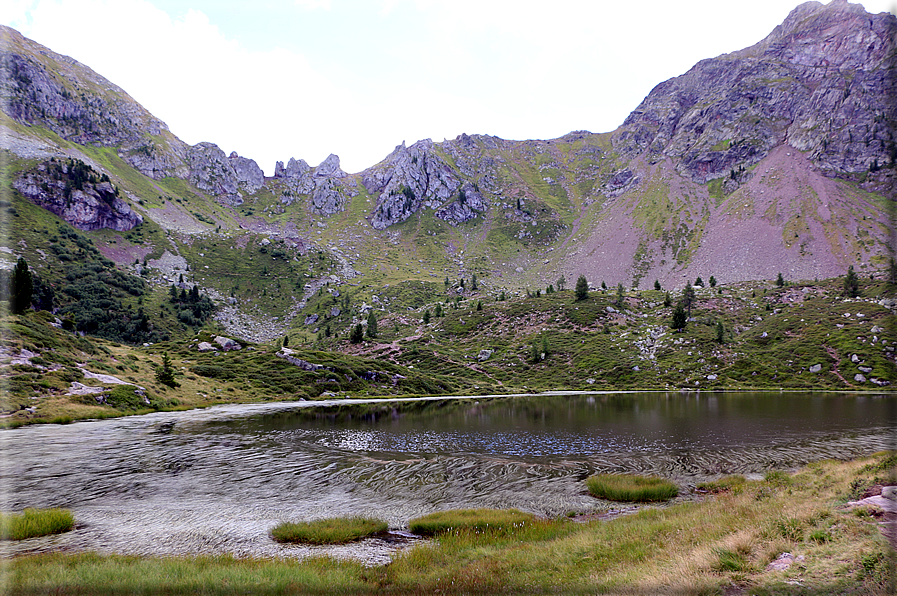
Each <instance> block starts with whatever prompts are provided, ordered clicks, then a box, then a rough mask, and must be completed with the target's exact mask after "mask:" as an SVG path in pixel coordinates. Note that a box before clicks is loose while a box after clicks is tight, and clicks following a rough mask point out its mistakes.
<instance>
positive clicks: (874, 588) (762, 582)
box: [6, 453, 894, 596]
mask: <svg viewBox="0 0 897 596" xmlns="http://www.w3.org/2000/svg"><path fill="white" fill-rule="evenodd" d="M888 455H890V454H887V453H884V454H878V455H876V456H874V457H872V458H867V459H864V460H858V461H853V462H839V461H822V462H817V463H814V464H811V465H810V466H807V467H806V468H804V469H802V470H800V471H798V472H797V473H795V474H792V475H789V477H790V478H791V482H790V483H789V484H788V489H787V490H777V491H773V492H772V493H770V494H769V496H768V498H762V499H758V498H757V495H758V492H759V491H760V490H762V489H764V488H768V487H769V485H768V483H766V482H764V481H746V482H745V484H744V490H742V491H740V492H738V493H737V494H736V493H735V492H727V493H721V494H719V495H716V496H713V497H709V498H706V499H703V500H700V501H687V502H682V503H677V504H672V505H670V506H667V507H646V508H644V509H642V510H641V511H639V512H637V513H635V514H633V515H627V516H622V517H619V518H616V519H612V520H609V521H600V520H595V521H591V522H588V523H575V522H572V521H569V520H566V519H557V520H540V519H534V520H532V521H526V522H523V523H518V525H516V526H515V525H514V522H510V524H509V525H508V524H507V522H506V525H504V526H501V527H504V528H510V530H509V531H477V530H475V529H474V530H470V529H466V530H465V529H462V530H453V531H444V532H442V533H440V534H438V535H436V536H435V538H434V539H433V540H428V541H421V542H419V543H417V544H416V545H414V546H412V547H411V548H408V549H405V550H403V551H401V552H400V553H398V554H397V555H396V556H394V558H393V561H392V562H391V563H390V564H389V565H384V566H377V567H366V566H365V565H363V564H362V563H359V562H349V561H339V560H335V559H331V558H311V559H306V560H303V561H295V560H291V559H288V558H284V559H276V560H275V559H234V558H232V557H198V558H192V557H179V558H175V557H164V558H141V557H123V556H100V555H97V554H91V553H82V554H61V553H55V554H44V555H37V556H24V557H16V558H14V559H12V560H11V561H9V562H8V566H7V568H6V578H7V582H8V583H7V586H8V589H9V591H10V592H11V593H16V594H46V593H65V594H69V593H77V594H109V593H119V594H125V593H127V594H133V593H142V594H159V593H165V594H194V593H202V594H207V595H213V594H227V595H230V594H247V593H252V594H363V593H385V594H434V593H442V594H489V593H492V594H497V593H512V594H524V593H526V594H543V593H551V594H676V595H680V594H682V595H685V594H688V595H698V594H723V593H726V592H727V591H729V590H731V589H732V586H733V585H735V586H738V587H739V588H740V589H743V591H744V593H746V594H813V595H820V594H821V595H828V596H835V595H841V594H888V593H892V590H891V588H892V586H893V584H892V581H893V578H894V573H893V564H892V562H893V559H892V558H891V556H892V555H891V554H890V550H889V546H888V543H887V540H886V539H885V538H884V536H882V534H881V530H880V529H879V527H878V523H877V520H876V519H875V518H873V517H869V516H857V515H855V514H853V513H852V512H850V511H848V510H845V509H844V508H843V507H840V506H839V503H841V502H843V501H842V500H841V498H842V497H843V496H844V495H845V494H847V493H849V492H850V490H851V488H850V487H851V485H852V484H853V483H854V482H855V481H856V480H857V478H858V475H861V474H864V473H866V472H868V470H866V471H865V472H864V466H866V465H869V466H871V467H876V468H877V467H879V466H881V465H882V464H883V463H884V462H885V461H886V459H887V457H888ZM445 513H448V512H445ZM499 513H501V512H499ZM523 515H525V514H523ZM473 517H475V518H478V519H481V520H482V519H484V518H485V515H484V514H478V515H475V516H473ZM493 519H495V518H493ZM452 527H455V526H452ZM491 527H492V526H491V525H490V528H491ZM468 528H469V527H468ZM782 552H790V553H792V554H793V555H795V556H803V557H804V559H803V562H801V563H800V564H795V565H792V566H791V568H789V569H788V570H786V571H778V572H771V571H765V569H766V566H767V565H768V564H769V563H770V562H771V561H773V560H775V559H776V557H777V556H778V555H779V554H780V553H782ZM798 584H799V585H798Z"/></svg>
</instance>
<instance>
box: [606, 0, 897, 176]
mask: <svg viewBox="0 0 897 596" xmlns="http://www.w3.org/2000/svg"><path fill="white" fill-rule="evenodd" d="M895 35H897V18H895V17H894V16H893V15H890V14H884V13H883V14H879V15H869V14H867V13H866V12H865V11H864V10H863V8H862V6H860V5H858V4H849V3H847V2H846V1H844V0H833V1H832V2H831V3H830V4H828V5H822V4H819V3H818V2H808V3H806V4H802V5H801V6H799V7H797V8H796V9H795V10H794V11H792V13H791V14H790V15H789V16H788V18H787V19H786V20H785V22H784V23H783V24H782V25H780V26H779V27H776V29H775V30H774V31H773V32H772V33H771V34H770V35H769V36H768V37H767V38H766V39H764V40H763V41H761V42H760V43H758V44H756V45H754V46H752V47H750V48H747V49H745V50H741V51H739V52H735V53H732V54H727V55H723V56H719V57H718V58H713V59H709V60H703V61H701V62H699V63H698V64H697V65H695V66H694V67H693V68H692V69H691V70H690V71H688V72H687V73H686V74H684V75H682V76H680V77H676V78H674V79H670V80H669V81H666V82H664V83H661V84H660V85H658V86H657V87H655V88H654V89H653V90H652V91H651V93H650V94H649V95H648V97H647V98H645V100H644V101H643V102H642V103H641V105H639V107H638V108H637V109H636V110H635V111H633V112H632V114H630V115H629V117H628V118H627V119H626V121H625V122H624V123H623V126H622V127H621V128H620V130H619V131H618V133H617V135H616V138H615V143H614V144H615V148H617V149H618V150H620V151H621V152H623V153H624V154H625V155H628V156H630V157H632V156H636V155H640V154H648V155H649V156H657V157H659V156H667V157H670V158H672V159H673V160H674V161H675V162H676V169H677V170H678V171H679V172H680V173H681V174H682V175H684V176H686V177H688V178H690V179H691V180H693V181H696V182H701V183H703V182H706V181H708V180H712V179H715V178H719V177H722V176H726V175H729V176H732V177H733V178H734V175H733V172H734V171H735V170H736V169H737V168H739V167H740V166H749V165H751V164H754V163H757V162H758V161H760V160H761V159H763V158H764V157H765V156H766V155H768V154H769V151H770V150H771V149H772V148H774V147H776V146H778V145H781V144H783V143H788V144H790V145H791V146H793V147H795V148H797V149H799V150H800V151H806V152H809V154H810V156H811V159H812V160H813V162H815V163H816V164H817V165H818V166H819V167H820V168H822V169H823V170H825V171H827V172H828V173H829V174H830V175H837V174H839V173H859V172H868V171H870V170H872V171H873V172H874V171H875V170H877V169H878V168H879V167H881V166H884V165H885V164H892V163H893V162H894V159H895V156H897V147H895V124H897V104H895V102H894V101H893V98H894V97H895V92H897V84H895V63H897V62H895V60H897V58H895V53H894V49H895V42H894V40H895ZM657 157H654V159H656V158H657Z"/></svg>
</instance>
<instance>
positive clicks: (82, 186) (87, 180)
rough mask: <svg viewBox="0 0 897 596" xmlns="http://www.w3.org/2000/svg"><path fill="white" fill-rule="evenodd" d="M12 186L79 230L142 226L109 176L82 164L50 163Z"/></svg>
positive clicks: (122, 230)
mask: <svg viewBox="0 0 897 596" xmlns="http://www.w3.org/2000/svg"><path fill="white" fill-rule="evenodd" d="M13 187H14V188H15V189H16V190H18V191H19V192H20V193H22V195H23V196H25V197H26V198H28V199H29V200H31V201H32V202H34V203H35V204H36V205H39V206H41V207H43V208H44V209H46V210H48V211H50V212H52V213H55V214H56V215H58V216H59V217H61V218H62V219H64V220H65V221H67V222H68V223H70V224H71V225H73V226H75V227H76V228H78V229H79V230H87V231H89V230H99V229H101V228H110V229H113V230H118V231H120V232H124V231H127V230H130V229H133V228H134V227H136V226H138V225H140V224H141V223H143V218H142V217H141V216H140V215H138V214H136V213H134V211H133V210H131V208H130V207H129V206H128V204H127V203H126V202H124V201H123V200H122V199H120V198H119V196H118V189H117V188H115V187H114V186H113V185H112V183H111V182H110V181H109V178H108V177H105V176H103V175H99V174H97V173H96V172H95V171H93V169H92V168H90V166H87V165H85V164H84V163H82V162H78V161H73V160H68V161H56V160H53V161H47V162H44V163H42V164H40V165H38V166H37V167H36V168H35V169H33V170H29V171H27V172H25V173H24V174H22V175H21V176H19V177H18V178H17V179H16V180H15V181H14V182H13Z"/></svg>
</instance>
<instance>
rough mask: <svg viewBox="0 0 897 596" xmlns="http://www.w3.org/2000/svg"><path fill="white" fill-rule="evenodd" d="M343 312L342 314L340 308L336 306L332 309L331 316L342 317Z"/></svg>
mask: <svg viewBox="0 0 897 596" xmlns="http://www.w3.org/2000/svg"><path fill="white" fill-rule="evenodd" d="M341 312H342V311H341V310H340V309H339V307H338V306H334V307H332V308H331V309H330V316H331V317H338V316H339V315H340V313H341Z"/></svg>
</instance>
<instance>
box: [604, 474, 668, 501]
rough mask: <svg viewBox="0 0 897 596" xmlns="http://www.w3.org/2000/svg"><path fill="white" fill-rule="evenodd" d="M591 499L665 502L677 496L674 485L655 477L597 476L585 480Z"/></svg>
mask: <svg viewBox="0 0 897 596" xmlns="http://www.w3.org/2000/svg"><path fill="white" fill-rule="evenodd" d="M586 486H587V487H588V489H589V492H590V493H591V494H592V496H593V497H598V498H599V499H608V500H610V501H639V502H644V501H666V500H667V499H672V498H673V497H675V496H676V495H678V494H679V489H678V488H677V487H676V485H675V484H673V483H672V482H670V481H669V480H664V479H663V478H657V477H656V476H637V475H634V474H598V475H596V476H590V477H589V478H587V479H586Z"/></svg>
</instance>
